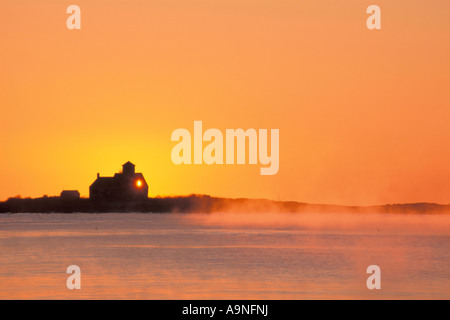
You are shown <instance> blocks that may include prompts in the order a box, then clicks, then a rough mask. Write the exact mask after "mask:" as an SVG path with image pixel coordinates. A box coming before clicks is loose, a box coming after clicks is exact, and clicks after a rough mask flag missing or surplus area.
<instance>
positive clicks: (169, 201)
mask: <svg viewBox="0 0 450 320" xmlns="http://www.w3.org/2000/svg"><path fill="white" fill-rule="evenodd" d="M75 212H79V213H107V212H117V213H128V212H141V213H213V212H234V213H263V212H280V213H386V214H395V213H408V214H444V213H450V205H441V204H435V203H406V204H386V205H377V206H341V205H326V204H308V203H302V202H294V201H273V200H267V199H228V198H215V197H211V196H207V195H191V196H184V197H164V198H160V197H157V198H148V199H146V200H139V201H93V200H90V199H87V198H80V199H75V200H65V199H61V198H60V197H42V198H34V199H32V198H24V199H22V198H9V199H8V200H7V201H4V202H0V214H1V213H75Z"/></svg>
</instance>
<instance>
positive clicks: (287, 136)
mask: <svg viewBox="0 0 450 320" xmlns="http://www.w3.org/2000/svg"><path fill="white" fill-rule="evenodd" d="M70 4H77V5H79V6H80V7H81V15H82V22H81V25H82V29H81V30H68V29H67V28H66V19H67V17H68V14H66V8H67V6H69V5H70ZM371 4H377V5H379V6H380V7H381V10H382V29H381V30H376V31H370V30H368V29H367V28H366V25H365V20H366V18H367V14H366V13H365V11H366V8H367V7H368V6H369V5H371ZM0 43H1V50H0V88H1V89H0V106H1V117H0V132H1V135H0V150H1V157H0V199H6V198H8V197H9V196H14V195H17V194H20V195H22V196H31V197H37V196H42V195H43V194H48V195H57V194H59V193H60V192H61V190H62V189H78V190H80V192H81V194H82V195H84V196H87V195H88V187H89V185H90V184H91V183H92V182H93V181H94V179H95V177H96V173H97V172H100V173H101V174H102V175H113V174H114V172H116V171H118V170H119V169H120V168H121V167H120V166H121V165H122V164H123V163H124V162H126V161H128V160H130V161H132V162H133V163H135V164H136V165H137V168H136V169H137V171H139V172H143V173H144V176H145V177H146V179H147V182H148V184H149V193H150V196H155V195H173V194H190V193H202V194H211V195H215V196H224V197H252V198H259V197H265V198H271V199H281V200H297V201H306V202H316V203H317V202H318V203H338V204H378V203H392V202H418V201H429V202H438V203H449V202H450V165H449V163H450V148H449V141H450V130H449V128H448V125H449V122H450V89H449V88H450V59H449V57H450V2H449V1H448V0H429V1H398V0H396V1H393V0H389V1H384V0H375V1H361V0H346V1H332V0H322V1H312V0H308V1H306V0H265V1H261V0H214V1H211V0H149V1H137V0H127V1H113V0H111V1H99V0H96V1H94V0H90V1H73V2H69V1H48V0H42V1H23V0H22V1H17V0H16V1H12V0H4V1H3V2H2V9H1V10H0ZM194 120H202V121H203V127H204V130H205V129H207V128H218V129H220V130H222V131H223V132H225V129H227V128H232V129H234V128H243V129H247V128H255V129H262V128H266V129H275V128H277V129H280V169H279V172H278V174H277V175H274V176H261V175H260V174H259V168H260V165H212V166H208V165H206V164H203V165H181V166H176V165H174V164H173V163H172V161H171V150H172V148H173V146H174V145H175V143H174V142H171V141H170V136H171V133H172V131H173V130H175V129H177V128H187V129H189V130H191V132H192V131H193V121H194Z"/></svg>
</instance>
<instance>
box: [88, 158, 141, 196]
mask: <svg viewBox="0 0 450 320" xmlns="http://www.w3.org/2000/svg"><path fill="white" fill-rule="evenodd" d="M89 198H90V199H93V200H110V201H133V200H142V199H147V198H148V185H147V182H146V181H145V179H144V176H143V175H142V173H136V172H135V165H134V164H132V163H131V162H130V161H128V162H127V163H125V164H123V165H122V172H121V173H116V174H115V175H114V177H100V174H99V173H97V180H95V181H94V183H93V184H91V186H90V187H89Z"/></svg>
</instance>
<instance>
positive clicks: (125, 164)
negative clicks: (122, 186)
mask: <svg viewBox="0 0 450 320" xmlns="http://www.w3.org/2000/svg"><path fill="white" fill-rule="evenodd" d="M130 164H131V165H132V166H135V167H136V165H134V164H132V163H131V162H130V161H127V162H126V163H124V164H123V165H122V166H129V165H130Z"/></svg>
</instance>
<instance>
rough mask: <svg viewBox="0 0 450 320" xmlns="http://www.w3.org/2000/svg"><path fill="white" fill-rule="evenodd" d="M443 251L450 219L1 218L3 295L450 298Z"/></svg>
mask: <svg viewBox="0 0 450 320" xmlns="http://www.w3.org/2000/svg"><path fill="white" fill-rule="evenodd" d="M449 247H450V215H405V214H402V215H400V214H398V215H394V214H392V215H387V214H341V213H339V214H333V213H329V214H328V213H323V214H288V213H265V214H256V213H253V214H245V213H223V214H221V213H215V214H115V213H108V214H12V215H11V214H8V215H0V251H1V255H0V298H1V299H6V298H8V299H9V298H19V299H30V298H52V299H59V298H61V299H62V298H64V299H84V298H93V299H100V298H111V299H124V298H128V299H310V298H313V299H315V298H318V299H345V298H355V299H370V298H376V299H378V298H381V299H392V298H406V299H419V298H424V299H443V298H445V299H449V298H450V253H449V250H448V248H449ZM73 264H75V265H78V266H80V268H81V279H82V280H81V290H68V289H67V287H66V279H67V277H68V276H69V275H68V274H66V269H67V267H68V266H69V265H73ZM373 264H376V265H379V266H380V268H381V287H382V289H381V290H368V289H367V287H366V279H367V277H368V276H369V275H368V274H366V268H367V267H368V266H369V265H373Z"/></svg>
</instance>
